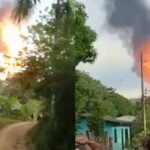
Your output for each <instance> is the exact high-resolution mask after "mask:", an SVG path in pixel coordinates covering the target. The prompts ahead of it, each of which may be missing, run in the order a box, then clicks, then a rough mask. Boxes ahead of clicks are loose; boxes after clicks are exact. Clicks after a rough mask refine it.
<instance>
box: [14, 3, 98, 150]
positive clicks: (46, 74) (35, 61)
mask: <svg viewBox="0 0 150 150" xmlns="http://www.w3.org/2000/svg"><path fill="white" fill-rule="evenodd" d="M53 6H55V9H54V8H53V9H52V10H50V9H49V8H46V9H45V11H46V13H45V14H46V15H42V14H41V15H40V17H39V21H37V24H36V25H34V26H32V27H30V28H29V33H30V38H29V40H30V39H31V43H32V47H30V49H28V52H29V53H28V55H26V56H27V57H25V58H24V59H23V60H22V61H23V64H22V68H23V70H22V72H19V73H18V74H16V76H15V77H13V78H12V81H13V83H14V84H16V83H17V84H18V83H19V84H21V89H23V90H22V93H23V95H24V93H26V91H33V93H35V95H33V96H32V97H36V98H39V97H41V96H42V97H44V98H45V99H47V104H48V106H50V107H51V104H52V103H51V100H53V102H54V104H53V109H50V110H49V113H50V112H53V113H52V114H53V116H51V117H49V120H52V122H51V126H49V127H47V128H48V129H50V128H51V129H50V132H49V134H50V135H51V137H49V142H48V143H47V140H45V145H48V146H49V149H66V150H67V149H73V147H72V146H73V145H74V141H73V139H74V101H75V100H74V99H75V67H76V65H78V64H79V63H80V62H89V63H92V62H93V61H94V60H95V58H96V54H97V53H96V51H95V48H94V47H93V42H94V41H95V40H96V33H95V32H94V31H93V30H92V29H91V28H90V27H89V26H87V25H86V19H87V16H86V13H85V9H84V6H83V5H82V4H80V3H77V2H74V11H72V10H71V9H72V8H71V6H69V3H68V2H63V3H62V4H58V3H57V4H55V5H53ZM72 12H73V13H72ZM29 97H30V96H29ZM50 107H49V108H50ZM24 111H25V112H26V113H27V114H28V113H29V112H28V110H27V109H26V105H25V108H24ZM45 111H47V109H46V108H45ZM64 133H65V135H64ZM39 138H43V137H39ZM41 140H42V139H41ZM58 141H59V143H58ZM39 147H40V146H38V148H39ZM43 150H44V149H43ZM46 150H47V149H46Z"/></svg>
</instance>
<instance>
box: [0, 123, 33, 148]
mask: <svg viewBox="0 0 150 150" xmlns="http://www.w3.org/2000/svg"><path fill="white" fill-rule="evenodd" d="M34 125H35V123H34V122H21V123H16V124H12V125H9V126H7V127H5V128H4V129H2V130H1V131H0V150H29V143H28V142H27V141H26V140H25V135H26V133H27V131H29V130H30V129H31V128H32V127H33V126H34Z"/></svg>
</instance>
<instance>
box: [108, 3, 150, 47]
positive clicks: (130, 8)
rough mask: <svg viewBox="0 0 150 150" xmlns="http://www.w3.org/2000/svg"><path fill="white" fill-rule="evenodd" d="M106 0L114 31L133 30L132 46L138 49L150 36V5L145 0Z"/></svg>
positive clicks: (111, 26)
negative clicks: (149, 6) (147, 5)
mask: <svg viewBox="0 0 150 150" xmlns="http://www.w3.org/2000/svg"><path fill="white" fill-rule="evenodd" d="M106 1H107V3H106V8H107V10H106V11H107V21H108V25H109V27H110V28H111V29H112V30H114V31H118V33H120V31H125V30H126V29H130V31H131V32H132V36H131V44H132V46H133V47H132V48H133V49H134V50H136V49H137V48H138V47H139V46H141V44H142V43H143V42H144V41H145V40H147V39H148V38H149V37H150V12H149V9H148V7H146V5H145V3H144V1H143V0H106ZM124 38H127V37H124ZM124 40H125V39H124Z"/></svg>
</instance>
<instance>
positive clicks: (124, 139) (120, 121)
mask: <svg viewBox="0 0 150 150" xmlns="http://www.w3.org/2000/svg"><path fill="white" fill-rule="evenodd" d="M134 120H135V117H134V116H122V117H119V118H105V119H104V132H105V134H106V135H108V136H109V137H110V139H111V145H112V150H124V149H130V138H131V137H130V135H131V134H130V127H131V125H132V123H133V121H134Z"/></svg>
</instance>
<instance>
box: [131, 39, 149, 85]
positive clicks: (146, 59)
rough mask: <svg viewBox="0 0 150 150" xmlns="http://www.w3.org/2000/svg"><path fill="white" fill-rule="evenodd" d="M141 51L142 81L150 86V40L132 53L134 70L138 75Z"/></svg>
mask: <svg viewBox="0 0 150 150" xmlns="http://www.w3.org/2000/svg"><path fill="white" fill-rule="evenodd" d="M141 50H142V54H143V76H144V80H145V81H146V82H147V83H149V84H150V39H149V40H147V41H146V42H145V43H144V44H143V45H142V46H141V47H140V48H139V49H138V50H137V51H138V52H137V51H135V52H134V58H135V68H136V71H137V73H138V75H140V73H141V57H140V53H141Z"/></svg>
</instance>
